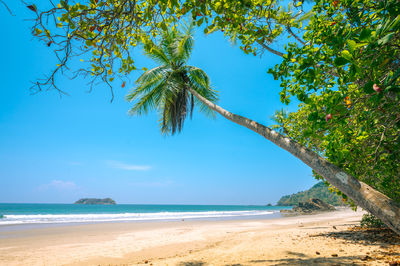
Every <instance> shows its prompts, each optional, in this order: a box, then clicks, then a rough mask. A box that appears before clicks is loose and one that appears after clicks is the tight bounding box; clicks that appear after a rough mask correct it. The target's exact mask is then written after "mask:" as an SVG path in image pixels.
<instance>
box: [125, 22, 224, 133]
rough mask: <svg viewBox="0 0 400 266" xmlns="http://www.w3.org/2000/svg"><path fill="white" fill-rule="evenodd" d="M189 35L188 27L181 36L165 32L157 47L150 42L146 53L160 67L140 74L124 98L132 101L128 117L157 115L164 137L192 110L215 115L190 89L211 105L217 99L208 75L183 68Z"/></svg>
mask: <svg viewBox="0 0 400 266" xmlns="http://www.w3.org/2000/svg"><path fill="white" fill-rule="evenodd" d="M192 36H193V26H191V25H189V26H187V27H186V28H185V31H184V33H183V34H182V33H180V32H179V31H177V30H167V31H165V32H164V33H163V34H162V35H161V40H160V41H159V43H158V44H157V45H156V44H154V43H153V42H151V41H149V42H148V43H147V44H146V45H145V53H146V54H147V55H148V56H149V57H150V58H152V59H154V60H155V61H157V62H158V63H161V64H162V65H161V66H159V67H156V68H153V69H151V70H148V71H146V72H145V73H143V74H142V75H141V76H140V77H139V78H138V79H137V80H136V85H137V86H136V88H134V89H133V90H132V91H131V92H130V93H129V94H128V95H127V96H126V99H127V100H128V101H131V102H134V104H133V106H132V108H131V109H130V111H129V113H130V114H131V115H134V114H136V115H141V114H146V113H148V112H149V111H151V110H156V111H157V112H158V113H159V117H160V118H159V122H160V128H161V132H162V133H163V134H172V135H173V134H175V133H178V132H180V131H181V130H182V129H183V125H184V122H185V120H186V118H187V117H188V116H190V117H192V114H193V111H194V108H195V107H197V108H199V111H200V112H202V113H205V114H206V115H209V116H212V117H214V116H215V113H214V112H213V111H212V110H211V109H209V108H208V107H207V105H205V104H203V103H202V102H201V101H200V100H199V99H197V98H196V97H195V96H194V95H193V94H191V93H190V90H189V88H190V89H193V90H195V91H196V92H198V93H199V94H200V95H202V96H203V97H205V98H206V99H208V100H209V101H211V102H216V101H217V100H218V97H217V92H216V91H215V90H213V89H212V88H211V86H210V79H209V77H208V76H207V74H206V73H205V72H204V71H203V70H201V69H200V68H197V67H193V66H185V63H186V61H187V60H188V59H189V56H190V53H191V52H192V49H193V44H194V40H193V37H192Z"/></svg>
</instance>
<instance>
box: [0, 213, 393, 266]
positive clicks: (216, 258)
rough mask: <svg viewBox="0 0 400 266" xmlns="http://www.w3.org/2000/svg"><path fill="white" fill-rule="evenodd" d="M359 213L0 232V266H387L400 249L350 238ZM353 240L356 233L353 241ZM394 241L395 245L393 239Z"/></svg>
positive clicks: (356, 233) (109, 224)
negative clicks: (351, 228) (351, 229)
mask: <svg viewBox="0 0 400 266" xmlns="http://www.w3.org/2000/svg"><path fill="white" fill-rule="evenodd" d="M361 216H362V212H360V211H359V212H353V211H352V210H349V209H344V210H340V211H335V212H329V213H322V214H316V215H308V216H297V217H285V218H276V219H268V220H230V221H179V222H177V221H175V222H147V223H137V222H136V223H134V222H129V223H128V222H126V223H124V222H121V223H98V224H86V225H67V226H64V225H62V226H51V227H45V228H30V229H23V230H21V229H19V230H4V228H3V230H1V231H0V265H180V266H183V265H388V262H389V261H391V260H395V259H400V245H399V244H400V243H397V245H396V244H394V243H386V242H385V243H384V242H382V241H379V240H377V241H374V240H373V239H372V240H368V239H367V240H365V239H364V238H363V237H361V238H359V240H354V239H355V237H357V236H360V234H363V232H357V231H355V232H354V233H352V232H353V231H349V230H348V228H350V227H352V226H354V225H356V224H358V222H359V220H360V218H361ZM351 234H354V235H351ZM392 242H393V241H392Z"/></svg>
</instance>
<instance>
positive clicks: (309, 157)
mask: <svg viewBox="0 0 400 266" xmlns="http://www.w3.org/2000/svg"><path fill="white" fill-rule="evenodd" d="M189 91H190V92H191V93H192V94H193V95H194V96H195V97H196V98H198V99H199V100H200V101H201V102H203V103H204V104H205V105H207V106H208V107H209V108H211V109H212V110H214V111H216V112H218V113H219V114H221V115H222V116H223V117H225V118H227V119H229V120H231V121H232V122H234V123H236V124H239V125H241V126H244V127H247V128H248V129H250V130H253V131H254V132H256V133H258V134H260V135H261V136H263V137H264V138H266V139H268V140H270V141H272V142H273V143H274V144H276V145H278V146H279V147H281V148H283V149H285V150H286V151H288V152H290V153H291V154H293V155H294V156H296V157H297V158H299V159H300V160H302V161H303V162H304V163H305V164H307V165H308V166H310V167H311V168H312V169H313V170H314V171H315V172H316V173H318V174H319V175H321V176H323V177H324V178H325V179H326V180H327V181H328V182H329V183H331V184H332V185H334V186H335V187H336V188H338V189H339V190H340V191H342V192H343V193H344V194H346V195H347V196H348V197H349V198H351V199H352V200H353V201H354V202H355V203H356V204H357V205H358V206H360V207H362V208H363V209H365V210H367V211H369V212H370V213H372V214H373V215H375V216H376V217H378V218H379V219H381V220H382V221H383V222H384V223H385V224H386V225H387V226H389V227H390V228H391V229H392V230H393V231H395V232H396V233H397V234H399V235H400V204H398V203H397V202H395V201H393V200H392V199H390V198H388V197H387V196H385V195H384V194H382V193H380V192H379V191H377V190H375V189H374V188H372V187H370V186H368V185H367V184H365V183H364V182H361V181H359V180H357V179H356V178H354V177H353V176H351V175H350V174H347V173H345V172H344V171H343V170H342V169H340V168H339V167H337V166H335V165H333V164H332V163H330V162H328V161H327V160H325V159H324V158H322V157H321V156H319V155H318V154H316V153H315V152H313V151H311V150H309V149H308V148H306V147H304V146H303V145H301V144H299V143H297V142H296V141H294V140H292V139H290V138H288V137H285V136H283V135H281V134H279V133H278V132H276V131H274V130H272V129H270V128H268V127H266V126H264V125H262V124H259V123H257V122H255V121H253V120H251V119H248V118H246V117H243V116H240V115H236V114H233V113H231V112H229V111H227V110H225V109H223V108H221V107H220V106H218V105H216V104H214V103H212V102H210V101H209V100H207V99H206V98H204V97H203V96H201V95H200V94H199V93H197V92H196V91H195V90H193V89H192V88H189Z"/></svg>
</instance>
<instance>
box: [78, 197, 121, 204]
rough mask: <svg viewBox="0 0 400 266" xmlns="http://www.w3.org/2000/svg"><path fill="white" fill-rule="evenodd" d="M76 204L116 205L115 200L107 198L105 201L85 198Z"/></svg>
mask: <svg viewBox="0 0 400 266" xmlns="http://www.w3.org/2000/svg"><path fill="white" fill-rule="evenodd" d="M74 204H88V205H115V204H116V202H115V201H114V200H113V199H110V198H105V199H93V198H84V199H80V200H78V201H75V203H74Z"/></svg>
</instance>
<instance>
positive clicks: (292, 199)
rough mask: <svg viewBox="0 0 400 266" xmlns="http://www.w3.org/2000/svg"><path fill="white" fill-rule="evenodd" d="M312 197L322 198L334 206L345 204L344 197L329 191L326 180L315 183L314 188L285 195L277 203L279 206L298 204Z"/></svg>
mask: <svg viewBox="0 0 400 266" xmlns="http://www.w3.org/2000/svg"><path fill="white" fill-rule="evenodd" d="M311 198H315V199H320V200H322V201H323V202H326V203H328V204H331V205H333V206H341V205H343V201H342V198H341V197H340V196H338V195H336V194H335V193H331V192H330V191H329V188H328V186H326V185H325V184H324V182H319V183H317V184H315V185H314V186H313V187H312V188H310V189H308V190H306V191H302V192H298V193H295V194H292V195H286V196H283V197H282V198H281V199H280V200H279V201H278V203H277V205H278V206H298V205H299V203H304V202H308V201H309V200H310V199H311Z"/></svg>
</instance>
